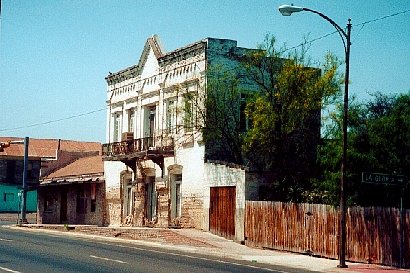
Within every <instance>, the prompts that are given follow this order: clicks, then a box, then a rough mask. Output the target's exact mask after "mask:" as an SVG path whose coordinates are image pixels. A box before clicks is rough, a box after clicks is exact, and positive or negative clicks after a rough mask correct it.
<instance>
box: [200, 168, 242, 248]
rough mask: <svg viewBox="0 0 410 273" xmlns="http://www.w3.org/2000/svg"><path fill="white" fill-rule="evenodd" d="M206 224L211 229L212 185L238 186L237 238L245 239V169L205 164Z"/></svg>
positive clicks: (237, 239) (238, 239)
mask: <svg viewBox="0 0 410 273" xmlns="http://www.w3.org/2000/svg"><path fill="white" fill-rule="evenodd" d="M203 181H204V188H205V189H206V190H205V191H204V193H205V194H204V215H206V216H205V217H204V226H205V227H208V229H209V207H210V188H211V187H226V186H235V187H236V212H235V240H236V241H243V240H244V239H245V232H244V224H245V194H246V189H245V181H246V180H245V170H244V169H241V168H236V167H229V166H227V165H223V164H214V163H205V164H204V177H203Z"/></svg>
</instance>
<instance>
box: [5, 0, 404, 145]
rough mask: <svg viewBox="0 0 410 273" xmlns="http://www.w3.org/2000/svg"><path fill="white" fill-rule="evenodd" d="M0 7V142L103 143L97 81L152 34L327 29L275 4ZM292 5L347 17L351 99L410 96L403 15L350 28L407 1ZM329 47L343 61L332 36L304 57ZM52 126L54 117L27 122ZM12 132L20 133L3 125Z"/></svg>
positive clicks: (169, 45) (111, 0)
mask: <svg viewBox="0 0 410 273" xmlns="http://www.w3.org/2000/svg"><path fill="white" fill-rule="evenodd" d="M1 2H2V12H1V26H0V27H1V32H0V94H1V100H0V101H1V108H0V109H1V110H0V135H1V136H21V137H23V136H29V137H32V138H62V139H78V140H85V141H100V142H105V117H106V113H105V111H101V109H103V108H105V99H106V82H105V80H104V78H105V76H107V74H108V72H110V71H111V72H116V71H118V70H120V69H123V68H126V67H128V66H131V65H134V64H136V63H137V62H138V59H139V57H140V54H141V51H142V49H143V46H144V43H145V41H146V39H147V38H148V37H149V36H151V35H153V34H158V35H159V36H160V38H161V40H162V43H163V44H164V47H165V49H166V50H167V51H171V50H174V49H176V48H179V47H182V46H185V45H187V44H190V43H193V42H196V41H198V40H200V39H202V38H205V37H215V38H229V39H234V40H237V41H238V45H239V46H242V47H255V46H256V45H257V44H258V43H261V42H262V41H263V39H264V36H265V35H266V34H267V33H271V34H273V35H274V36H276V38H277V42H278V45H281V44H283V43H286V44H287V45H288V46H289V47H291V46H295V45H298V44H300V43H301V42H303V39H304V37H306V36H308V37H309V38H310V39H314V38H317V37H321V36H323V35H325V34H328V33H330V32H333V31H334V28H333V27H332V25H330V24H329V23H328V22H326V21H325V20H323V19H322V18H320V17H319V16H317V15H315V14H313V13H308V12H304V13H298V14H294V15H292V16H290V17H283V16H281V14H280V13H279V12H278V9H277V8H278V6H279V5H281V4H289V3H290V2H286V1H276V0H270V1H268V0H258V1H251V0H229V1H228V0H207V1H191V0H172V1H170V0H133V1H131V0H126V1H125V0H122V1H117V0H100V1H95V0H81V1H80V0H60V1H55V0H38V1H31V0H19V1H16V0H2V1H1ZM292 2H293V3H294V4H295V5H298V6H304V7H309V8H311V9H314V10H318V11H321V12H323V13H325V14H326V15H328V16H329V17H330V18H332V19H333V20H334V21H336V22H337V23H338V24H339V25H340V26H342V27H345V26H346V24H347V19H348V18H351V19H352V24H353V25H354V27H353V30H352V47H351V51H352V53H351V66H350V67H351V75H350V79H351V85H350V90H351V94H354V95H356V96H357V97H359V98H361V99H368V98H369V95H368V94H369V93H375V92H377V91H380V92H382V93H385V94H393V93H404V92H407V91H409V90H410V72H409V71H410V69H409V67H410V12H406V13H403V14H400V15H397V16H393V17H389V18H386V19H383V20H379V21H376V22H372V23H369V24H366V25H364V26H363V27H362V26H360V25H358V24H360V23H363V22H366V21H369V20H373V19H377V18H381V17H383V16H385V15H390V14H394V13H397V12H401V11H406V10H410V2H409V1H403V0H389V1H387V0H384V1H382V0H372V1H354V0H343V1H342V0H340V1H339V0H311V1H302V0H301V1H298V2H295V1H293V0H292ZM355 25H356V26H355ZM328 51H331V52H333V53H334V54H336V55H337V56H338V57H340V58H341V59H343V57H344V51H343V45H342V41H341V39H340V37H339V36H338V35H337V34H334V35H331V36H329V37H326V38H323V39H320V40H318V41H316V42H314V43H312V45H311V47H310V49H309V55H310V56H311V57H312V59H313V60H314V61H316V60H317V61H320V60H322V59H323V56H324V55H325V54H326V52H328ZM99 110H100V111H99ZM89 112H93V113H91V114H87V115H81V114H84V113H89ZM78 115H81V116H79V117H76V118H71V119H67V118H69V117H73V116H78ZM53 120H61V121H59V122H52V123H49V124H45V125H40V126H33V125H35V124H38V123H43V122H47V121H53ZM17 127H23V128H20V129H11V128H17Z"/></svg>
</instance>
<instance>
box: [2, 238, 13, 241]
mask: <svg viewBox="0 0 410 273" xmlns="http://www.w3.org/2000/svg"><path fill="white" fill-rule="evenodd" d="M0 241H6V242H13V240H10V239H3V238H0Z"/></svg>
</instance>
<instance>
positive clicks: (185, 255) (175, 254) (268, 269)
mask: <svg viewBox="0 0 410 273" xmlns="http://www.w3.org/2000/svg"><path fill="white" fill-rule="evenodd" d="M93 242H94V243H96V242H95V241H93ZM97 243H99V244H102V245H109V246H117V247H121V248H129V249H136V250H143V251H147V252H153V253H158V254H166V255H172V256H179V257H185V258H191V259H197V260H202V261H211V262H217V263H221V264H232V265H236V266H242V267H248V268H252V269H261V270H265V271H270V272H276V273H289V272H288V271H282V270H280V269H270V268H266V267H262V266H256V265H249V264H241V263H236V262H232V261H230V262H228V261H224V260H220V259H215V260H214V259H210V258H204V257H196V256H192V255H189V254H179V253H170V252H165V251H161V250H154V249H145V248H140V247H136V246H126V245H119V244H112V243H105V242H101V241H98V242H97ZM91 256H92V255H90V257H91ZM93 258H94V257H93ZM96 258H98V257H96ZM103 259H107V258H103ZM107 260H110V259H107Z"/></svg>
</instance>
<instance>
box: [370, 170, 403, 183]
mask: <svg viewBox="0 0 410 273" xmlns="http://www.w3.org/2000/svg"><path fill="white" fill-rule="evenodd" d="M362 182H363V183H373V184H389V185H404V184H405V183H406V182H407V177H406V176H404V175H394V174H384V173H364V172H363V173H362Z"/></svg>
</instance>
